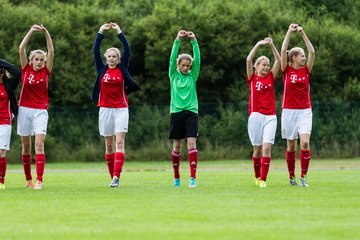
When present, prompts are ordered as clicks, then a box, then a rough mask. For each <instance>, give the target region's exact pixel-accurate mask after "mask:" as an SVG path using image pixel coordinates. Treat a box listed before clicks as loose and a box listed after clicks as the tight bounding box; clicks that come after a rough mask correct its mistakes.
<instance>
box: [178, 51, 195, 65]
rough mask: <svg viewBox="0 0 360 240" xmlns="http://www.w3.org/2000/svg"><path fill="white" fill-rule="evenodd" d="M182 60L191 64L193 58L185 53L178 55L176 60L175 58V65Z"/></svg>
mask: <svg viewBox="0 0 360 240" xmlns="http://www.w3.org/2000/svg"><path fill="white" fill-rule="evenodd" d="M182 60H189V61H190V64H192V62H193V58H192V56H191V55H190V54H187V53H183V54H180V55H179V56H178V58H177V60H176V61H177V64H180V62H181V61H182Z"/></svg>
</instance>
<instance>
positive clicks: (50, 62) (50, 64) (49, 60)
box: [41, 25, 54, 72]
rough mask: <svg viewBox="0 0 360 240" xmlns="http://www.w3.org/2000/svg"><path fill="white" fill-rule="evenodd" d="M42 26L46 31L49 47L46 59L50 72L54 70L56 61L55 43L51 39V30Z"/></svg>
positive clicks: (47, 45)
mask: <svg viewBox="0 0 360 240" xmlns="http://www.w3.org/2000/svg"><path fill="white" fill-rule="evenodd" d="M41 28H42V29H43V31H44V33H45V39H46V47H47V51H48V52H47V61H46V67H47V69H48V70H49V72H51V71H52V68H53V63H54V45H53V41H52V39H51V36H50V33H49V31H48V30H47V29H46V28H45V27H44V26H43V25H41Z"/></svg>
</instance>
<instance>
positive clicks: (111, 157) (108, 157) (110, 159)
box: [105, 153, 115, 178]
mask: <svg viewBox="0 0 360 240" xmlns="http://www.w3.org/2000/svg"><path fill="white" fill-rule="evenodd" d="M114 159H115V153H112V154H105V160H106V164H107V166H108V170H109V174H110V177H111V178H113V176H114Z"/></svg>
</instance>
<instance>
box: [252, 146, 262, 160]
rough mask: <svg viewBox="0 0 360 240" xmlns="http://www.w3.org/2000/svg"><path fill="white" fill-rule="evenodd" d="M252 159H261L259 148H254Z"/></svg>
mask: <svg viewBox="0 0 360 240" xmlns="http://www.w3.org/2000/svg"><path fill="white" fill-rule="evenodd" d="M253 156H254V157H256V158H259V157H261V147H254V154H253Z"/></svg>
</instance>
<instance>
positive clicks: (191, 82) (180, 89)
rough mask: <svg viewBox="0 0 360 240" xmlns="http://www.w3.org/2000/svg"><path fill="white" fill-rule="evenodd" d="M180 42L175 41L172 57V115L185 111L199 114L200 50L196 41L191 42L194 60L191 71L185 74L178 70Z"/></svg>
mask: <svg viewBox="0 0 360 240" xmlns="http://www.w3.org/2000/svg"><path fill="white" fill-rule="evenodd" d="M180 42H181V41H180V40H176V39H175V41H174V44H173V48H172V50H171V55H170V63H169V79H170V96H171V100H170V113H177V112H181V111H184V110H189V111H191V112H194V113H198V99H197V93H196V81H197V79H198V77H199V73H200V48H199V45H198V42H197V40H196V39H195V40H191V41H190V43H191V45H192V47H193V54H194V60H193V63H192V66H191V71H189V72H188V73H187V74H183V73H181V72H180V71H179V70H178V69H177V57H178V52H179V48H180Z"/></svg>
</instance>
